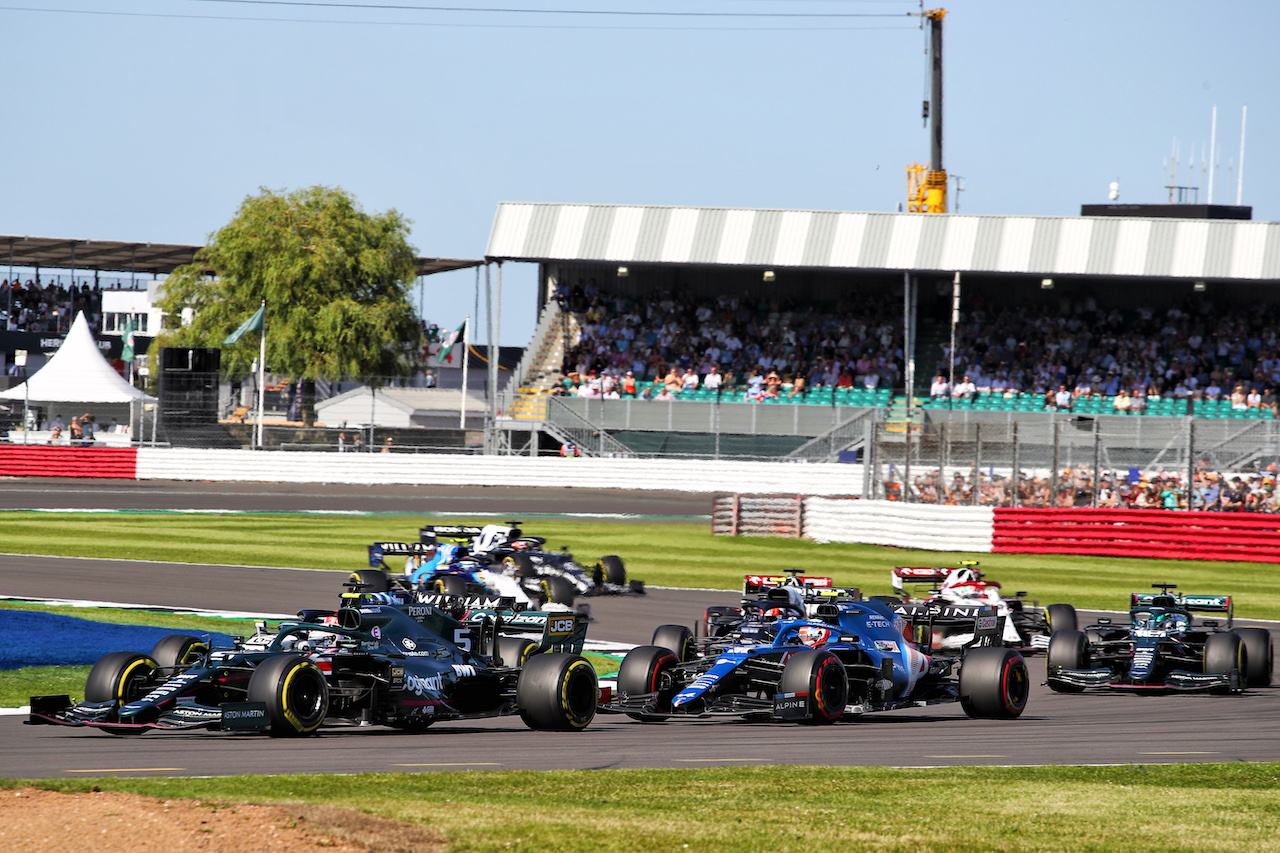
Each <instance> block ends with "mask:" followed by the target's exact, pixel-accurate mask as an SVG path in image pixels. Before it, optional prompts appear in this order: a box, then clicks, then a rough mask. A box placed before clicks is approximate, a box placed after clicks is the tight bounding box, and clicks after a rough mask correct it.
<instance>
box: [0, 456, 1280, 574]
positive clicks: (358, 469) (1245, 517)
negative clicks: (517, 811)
mask: <svg viewBox="0 0 1280 853" xmlns="http://www.w3.org/2000/svg"><path fill="white" fill-rule="evenodd" d="M0 476H5V477H112V478H123V479H139V480H147V479H165V480H209V481H215V482H219V481H220V482H229V481H238V482H246V481H248V482H275V483H307V482H311V483H362V484H373V485H377V484H383V483H401V484H410V485H481V486H514V487H521V486H553V487H562V488H599V489H659V490H684V491H698V492H726V493H730V494H779V493H789V494H798V495H807V496H808V497H806V498H804V509H803V519H804V521H803V531H804V536H805V537H806V538H809V539H813V540H816V541H819V542H860V543H864V544H869V545H890V546H896V547H899V548H920V549H924V550H932V551H960V552H967V553H988V552H995V553H1002V554H1097V555H1103V556H1115V557H1161V558H1168V559H1180V560H1243V561H1249V562H1280V516H1276V515H1263V514H1252V513H1226V512H1174V511H1164V510H1154V509H1151V510H1140V509H1059V510H1052V509H1012V508H996V509H991V508H986V507H955V506H934V505H922V504H903V503H899V502H897V501H867V500H858V499H853V498H849V497H847V496H848V495H856V494H858V493H859V492H860V491H861V486H862V466H860V465H844V464H835V463H831V464H812V463H810V464H782V463H760V462H725V461H712V460H677V461H667V460H641V459H586V458H583V459H560V458H539V459H530V458H526V457H495V456H488V457H486V456H463V455H456V456H455V455H443V454H439V455H438V454H399V453H397V454H388V453H309V452H277V453H263V452H254V451H248V450H192V449H181V448H150V447H141V448H114V447H91V448H80V447H47V446H29V447H28V446H22V445H0ZM833 495H841V496H846V497H825V496H833Z"/></svg>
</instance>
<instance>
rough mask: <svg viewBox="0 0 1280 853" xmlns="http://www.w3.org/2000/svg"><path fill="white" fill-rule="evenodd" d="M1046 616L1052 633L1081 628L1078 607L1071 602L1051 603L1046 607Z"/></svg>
mask: <svg viewBox="0 0 1280 853" xmlns="http://www.w3.org/2000/svg"><path fill="white" fill-rule="evenodd" d="M1044 618H1045V621H1046V622H1048V623H1049V633H1050V634H1052V633H1053V632H1054V631H1078V630H1080V623H1079V620H1078V619H1077V618H1076V609H1075V608H1074V607H1072V606H1071V605H1070V604H1050V605H1049V606H1048V607H1046V608H1045V609H1044Z"/></svg>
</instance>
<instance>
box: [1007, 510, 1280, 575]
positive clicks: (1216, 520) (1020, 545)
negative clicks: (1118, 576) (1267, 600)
mask: <svg viewBox="0 0 1280 853" xmlns="http://www.w3.org/2000/svg"><path fill="white" fill-rule="evenodd" d="M991 550H992V551H993V552H995V553H997V554H1092V555H1097V556H1107V557H1155V558H1161V559H1171V560H1241V561H1245V562H1259V563H1272V562H1280V524H1278V523H1277V521H1276V519H1275V516H1271V515H1263V514H1251V513H1230V512H1182V511H1172V510H1155V509H1074V510H1073V509H1012V508H997V509H996V510H995V518H994V523H993V526H992V542H991Z"/></svg>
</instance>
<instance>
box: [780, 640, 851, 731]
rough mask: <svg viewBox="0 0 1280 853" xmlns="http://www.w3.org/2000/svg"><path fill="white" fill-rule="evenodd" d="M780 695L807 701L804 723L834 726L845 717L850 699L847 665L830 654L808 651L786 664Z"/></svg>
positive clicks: (815, 650)
mask: <svg viewBox="0 0 1280 853" xmlns="http://www.w3.org/2000/svg"><path fill="white" fill-rule="evenodd" d="M778 692H779V693H795V694H804V695H806V696H807V697H808V712H807V716H806V717H805V720H804V722H807V723H834V722H835V721H836V720H838V719H839V718H840V715H841V714H843V713H844V706H845V703H846V702H847V701H848V699H849V677H848V675H847V674H846V673H845V671H844V664H842V663H840V659H839V658H837V657H836V656H835V655H833V654H832V653H831V652H828V651H822V650H820V649H805V650H804V651H800V652H796V653H795V654H794V655H792V656H791V657H790V659H788V660H787V663H786V665H785V666H784V667H783V669H782V680H781V681H779V682H778Z"/></svg>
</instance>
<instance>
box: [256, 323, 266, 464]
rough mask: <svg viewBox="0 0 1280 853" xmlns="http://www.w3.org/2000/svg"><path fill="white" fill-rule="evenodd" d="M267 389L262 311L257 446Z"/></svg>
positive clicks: (259, 442)
mask: <svg viewBox="0 0 1280 853" xmlns="http://www.w3.org/2000/svg"><path fill="white" fill-rule="evenodd" d="M262 307H263V309H265V308H266V307H267V300H265V299H264V300H262ZM266 391H267V312H266V311H265V310H264V311H263V312H262V341H261V343H259V345H258V440H257V447H259V448H261V447H262V413H263V403H264V402H265V400H266Z"/></svg>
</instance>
